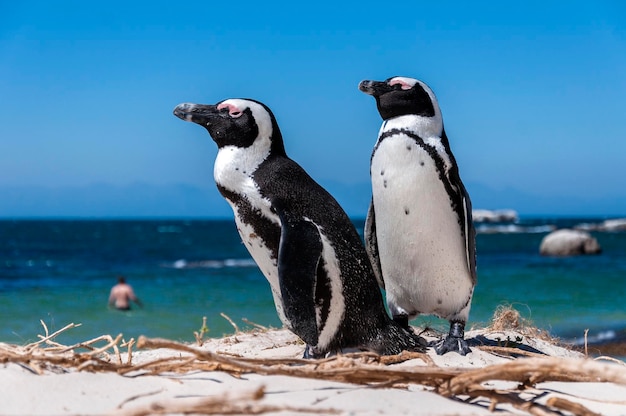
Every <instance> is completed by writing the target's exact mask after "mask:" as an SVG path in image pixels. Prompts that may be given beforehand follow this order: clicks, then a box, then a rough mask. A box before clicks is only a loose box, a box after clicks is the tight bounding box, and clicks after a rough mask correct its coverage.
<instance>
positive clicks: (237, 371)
mask: <svg viewBox="0 0 626 416" xmlns="http://www.w3.org/2000/svg"><path fill="white" fill-rule="evenodd" d="M507 314H509V312H507ZM509 318H510V315H509ZM507 319H508V318H507ZM42 324H43V323H42ZM75 326H76V325H74V324H70V325H68V326H66V327H65V328H63V329H61V330H59V331H57V332H55V333H53V334H50V335H48V331H47V328H46V327H45V325H44V328H45V332H46V335H45V336H41V335H40V338H41V339H40V341H38V342H35V343H32V344H28V345H26V346H15V345H9V344H0V361H1V362H3V363H7V362H11V363H17V364H19V365H21V366H22V367H24V368H26V369H28V370H30V371H32V372H33V373H35V374H43V373H44V372H45V371H52V372H69V371H91V372H116V373H118V374H120V375H124V376H133V377H141V376H142V375H167V374H172V373H179V374H180V373H189V372H192V371H223V372H226V373H229V374H231V375H235V376H240V375H242V374H246V373H256V374H260V375H282V376H290V377H301V378H310V379H320V380H328V381H336V382H344V383H351V384H356V385H363V386H368V387H373V388H380V387H385V388H401V389H405V388H406V387H407V385H411V384H413V385H421V386H425V387H426V388H427V389H429V390H431V391H433V392H435V393H437V394H440V395H442V396H445V397H450V398H455V399H457V400H463V401H467V402H478V401H482V402H484V401H485V400H486V401H487V402H488V403H490V406H489V407H490V408H491V409H492V410H494V409H496V406H497V405H499V404H509V405H511V406H513V407H514V408H516V409H518V410H519V411H522V412H526V413H527V414H531V415H561V414H563V413H562V412H568V413H572V414H576V415H579V414H580V415H593V414H594V413H593V412H592V411H591V410H589V409H587V408H586V407H584V406H583V405H581V404H580V403H577V402H576V401H575V400H570V399H567V398H564V397H557V396H552V397H549V398H548V399H547V400H545V396H546V395H545V392H543V391H541V390H539V389H537V388H536V385H537V384H538V383H542V382H548V381H562V382H611V383H617V384H622V385H626V367H625V366H620V365H615V364H613V363H611V364H609V363H605V362H600V361H596V360H591V359H588V358H581V359H573V358H561V357H549V356H541V355H540V354H530V355H533V356H532V357H528V355H529V354H528V353H527V352H525V351H522V350H521V349H519V348H515V347H506V346H503V347H476V348H480V349H483V350H488V351H489V352H491V353H494V352H495V353H498V354H499V355H506V356H508V357H509V361H507V362H504V363H500V364H494V365H489V366H487V367H483V368H478V369H467V368H450V367H438V366H436V365H435V364H434V362H433V360H432V359H431V358H430V357H429V356H428V355H427V354H423V353H408V352H404V353H402V354H399V355H396V356H388V357H381V356H378V355H375V354H370V353H357V354H346V355H338V356H335V357H332V358H327V359H321V360H304V359H297V358H273V359H269V358H246V357H240V356H233V355H228V354H224V353H216V352H211V351H207V350H202V349H200V348H199V347H196V346H193V345H188V344H182V343H179V342H174V341H170V340H166V339H159V338H146V337H143V336H142V337H139V339H138V340H137V342H136V343H135V342H134V340H130V341H128V342H125V341H123V340H122V336H121V335H118V336H117V337H115V338H113V337H111V336H108V335H106V336H102V337H98V338H95V339H93V340H90V341H86V342H82V343H79V344H75V345H71V346H63V345H61V344H58V343H56V342H54V338H55V337H56V336H57V335H59V334H60V333H61V332H64V331H66V330H69V329H71V328H73V327H75ZM499 329H500V330H504V329H508V328H505V327H502V328H499ZM517 329H520V328H519V327H518V328H517ZM257 330H258V329H257ZM134 347H136V348H139V349H159V348H165V349H169V350H172V351H173V352H174V351H176V352H178V354H171V355H169V356H167V357H164V358H158V359H154V360H152V361H147V362H143V363H141V364H133V359H132V358H133V348H134ZM123 349H127V353H126V354H122V352H121V351H122V350H123ZM515 357H521V358H515ZM413 359H419V360H421V361H423V364H424V365H414V366H400V367H397V366H393V365H392V364H396V363H400V362H403V361H407V360H413ZM494 381H508V382H514V384H515V387H513V388H510V389H496V388H495V387H493V382H494ZM231 396H232V395H231ZM231 396H223V397H220V398H216V397H208V396H207V397H204V398H201V399H194V400H193V401H189V400H187V401H180V400H177V401H170V402H155V403H152V404H150V405H149V406H145V407H139V408H134V409H130V410H129V409H126V410H124V412H123V413H122V414H126V415H143V414H171V413H181V414H187V413H194V414H207V415H210V414H263V413H268V412H277V411H288V412H290V413H299V412H306V413H322V414H333V413H336V412H337V411H336V410H335V409H319V408H296V407H284V406H283V407H277V406H269V405H265V404H263V403H262V401H261V400H260V399H262V398H263V396H264V392H263V390H262V389H261V390H255V391H250V392H239V393H238V394H237V395H236V397H235V396H232V397H231ZM609 403H611V404H624V405H626V402H624V403H615V402H609Z"/></svg>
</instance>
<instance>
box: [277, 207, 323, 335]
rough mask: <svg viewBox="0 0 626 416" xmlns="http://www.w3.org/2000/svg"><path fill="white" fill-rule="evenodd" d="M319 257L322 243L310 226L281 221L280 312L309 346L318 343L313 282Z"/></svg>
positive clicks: (304, 223)
mask: <svg viewBox="0 0 626 416" xmlns="http://www.w3.org/2000/svg"><path fill="white" fill-rule="evenodd" d="M281 220H282V219H281ZM321 255H322V239H321V237H320V234H319V231H318V229H317V227H316V226H315V225H314V224H313V223H311V222H309V221H304V220H299V221H289V220H282V230H281V236H280V245H279V248H278V281H279V284H280V291H281V295H282V300H283V308H284V311H285V316H286V317H287V319H288V320H289V322H290V324H291V330H292V331H293V332H294V333H295V334H296V335H298V336H299V337H300V338H302V340H303V341H304V342H306V343H307V344H309V345H312V346H315V345H317V343H318V330H317V322H316V314H315V282H316V275H317V267H318V264H319V260H320V258H321Z"/></svg>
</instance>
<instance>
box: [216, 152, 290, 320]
mask: <svg viewBox="0 0 626 416" xmlns="http://www.w3.org/2000/svg"><path fill="white" fill-rule="evenodd" d="M250 156H251V155H250V151H249V149H241V148H238V147H226V148H224V149H220V151H219V152H218V155H217V158H216V160H215V166H214V171H213V174H214V177H215V182H216V183H217V184H218V186H221V187H223V188H225V189H227V190H228V191H231V192H233V193H235V194H237V195H239V196H240V197H241V198H242V201H232V200H230V199H228V198H226V200H227V201H228V203H229V204H230V206H231V208H232V210H233V213H234V216H235V223H236V225H237V231H238V232H239V236H240V237H241V240H242V241H243V243H244V245H245V246H246V248H247V249H248V252H249V253H250V255H251V256H252V258H253V259H254V261H255V263H256V264H257V266H258V267H259V269H260V270H261V272H262V273H263V275H264V276H265V278H266V279H267V281H268V282H269V284H270V288H271V290H272V296H273V298H274V303H275V306H276V310H277V312H278V315H279V318H280V319H281V321H282V322H283V323H287V320H286V318H285V314H284V312H283V306H282V296H281V294H280V285H279V281H278V263H277V258H276V257H275V256H274V253H272V250H270V248H269V247H268V246H267V243H266V242H265V241H263V239H262V238H261V236H260V235H259V234H258V232H257V230H256V229H255V224H254V223H250V222H247V221H248V220H250V217H249V216H247V215H246V211H250V209H253V210H254V211H256V212H257V215H260V216H261V217H264V218H265V219H267V220H269V221H270V222H273V223H275V224H276V226H277V227H280V219H279V218H278V216H277V215H276V214H274V213H273V212H272V210H271V203H270V201H269V200H267V199H266V198H264V197H263V196H262V195H261V192H260V190H259V188H258V186H257V184H256V183H255V182H254V180H253V178H252V174H253V173H254V171H255V170H256V168H257V167H258V165H259V164H260V163H261V161H262V159H263V158H260V157H250ZM252 156H254V154H252Z"/></svg>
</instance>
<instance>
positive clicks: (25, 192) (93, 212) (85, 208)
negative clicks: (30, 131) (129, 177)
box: [0, 182, 626, 218]
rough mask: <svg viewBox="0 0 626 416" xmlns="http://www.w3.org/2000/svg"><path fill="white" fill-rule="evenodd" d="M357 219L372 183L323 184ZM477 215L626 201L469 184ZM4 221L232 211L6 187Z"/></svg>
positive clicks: (1, 199) (142, 197)
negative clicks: (481, 210) (482, 211)
mask: <svg viewBox="0 0 626 416" xmlns="http://www.w3.org/2000/svg"><path fill="white" fill-rule="evenodd" d="M323 185H324V186H325V187H326V189H327V190H328V191H329V192H330V193H331V194H332V195H333V196H335V198H336V199H337V200H338V201H339V203H340V204H341V205H342V207H343V208H344V209H345V210H346V212H347V213H348V214H349V215H350V216H352V217H365V215H366V213H367V207H368V205H369V201H370V198H371V190H370V184H369V183H360V184H356V185H348V184H342V183H338V182H331V183H323ZM467 188H468V190H469V192H470V195H471V197H472V202H473V207H474V208H475V209H478V208H482V209H502V208H508V209H514V210H516V211H517V212H518V213H519V214H520V215H522V216H580V217H584V216H594V217H619V216H625V215H626V196H622V197H614V198H602V199H588V198H584V196H581V197H576V198H568V197H563V196H559V195H554V196H547V197H546V196H543V197H539V196H536V195H530V194H527V193H524V192H521V191H518V190H514V189H504V190H494V189H492V188H490V187H488V186H485V185H482V184H475V183H468V184H467ZM0 217H4V218H7V217H9V218H28V217H129V218H136V217H213V218H215V217H216V218H231V217H232V211H231V209H230V207H229V206H228V204H227V203H226V202H225V201H224V199H223V198H222V197H221V196H220V195H219V193H218V192H217V189H216V188H215V187H207V188H201V187H197V186H191V185H150V184H141V183H137V184H133V185H127V186H115V185H108V184H94V185H89V186H80V187H61V188H47V187H35V186H29V187H7V186H4V187H0Z"/></svg>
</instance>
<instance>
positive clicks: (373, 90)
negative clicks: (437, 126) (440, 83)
mask: <svg viewBox="0 0 626 416" xmlns="http://www.w3.org/2000/svg"><path fill="white" fill-rule="evenodd" d="M359 89H360V90H361V91H363V92H364V93H365V94H368V95H371V96H373V97H374V98H375V99H376V106H377V107H378V112H379V113H380V116H381V117H382V118H383V120H388V119H390V118H393V117H398V116H404V115H417V116H422V117H437V116H438V115H439V116H440V114H441V113H440V111H439V104H438V103H437V99H436V98H435V94H434V93H433V92H432V90H431V89H430V88H429V87H428V85H426V84H424V83H423V82H421V81H419V80H417V79H414V78H408V77H391V78H388V79H386V80H385V81H361V82H360V83H359Z"/></svg>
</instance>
